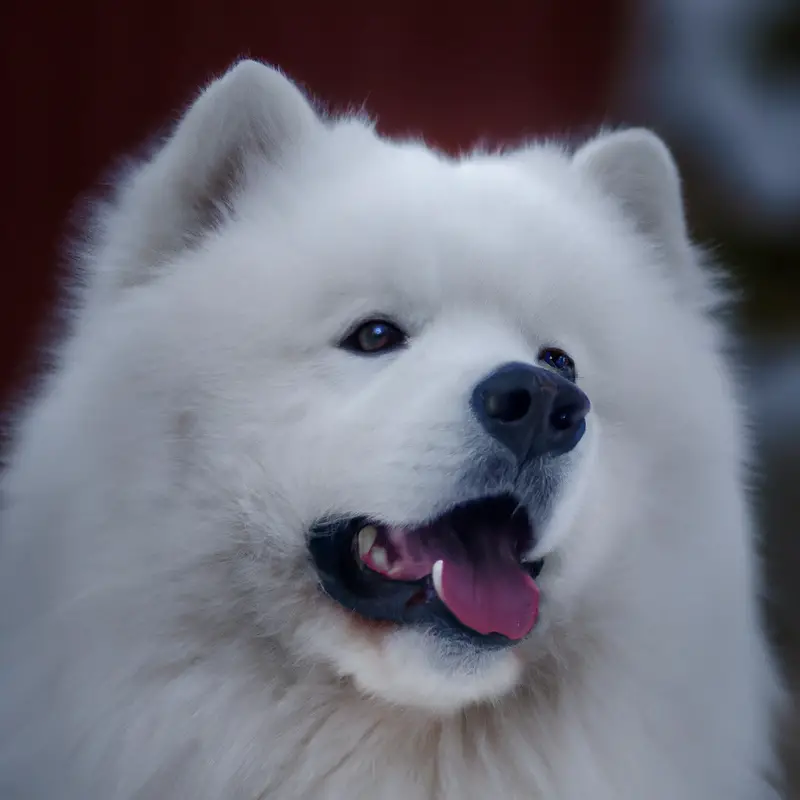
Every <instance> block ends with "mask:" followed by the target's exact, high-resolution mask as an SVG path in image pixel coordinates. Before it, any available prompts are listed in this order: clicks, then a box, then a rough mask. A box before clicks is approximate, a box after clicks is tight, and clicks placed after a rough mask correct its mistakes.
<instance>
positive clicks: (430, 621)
mask: <svg viewBox="0 0 800 800" xmlns="http://www.w3.org/2000/svg"><path fill="white" fill-rule="evenodd" d="M491 500H497V498H491ZM508 501H509V502H511V503H516V501H514V500H513V499H512V498H508ZM369 524H373V525H375V524H377V525H379V524H380V523H379V522H376V521H375V520H371V519H369V518H368V517H363V516H362V517H351V518H346V519H336V520H328V521H325V522H321V523H319V524H317V525H315V526H314V527H313V528H312V529H311V534H310V537H309V543H308V547H309V551H310V554H311V558H312V560H313V562H314V565H315V567H316V570H317V574H318V575H319V578H320V583H321V588H322V590H323V591H324V592H325V593H326V594H327V595H328V596H329V597H330V598H331V599H332V600H334V601H336V602H337V603H339V605H341V606H342V607H343V608H345V609H347V610H348V611H352V612H354V613H356V614H359V615H360V616H362V617H364V618H365V619H370V620H375V621H381V622H393V623H396V624H398V625H414V626H418V627H426V628H429V629H431V630H433V631H434V632H436V633H437V634H440V635H443V636H446V637H447V638H448V639H450V640H453V639H455V640H462V641H463V642H464V643H465V644H466V643H471V644H472V645H474V646H478V647H480V648H481V649H501V648H506V647H510V646H513V645H516V644H519V641H517V640H512V639H509V638H508V637H506V636H504V635H502V634H499V633H491V634H481V633H478V632H476V631H474V630H472V629H471V628H468V627H466V626H465V625H464V624H462V623H461V622H460V621H459V620H458V619H457V618H456V617H455V616H454V615H453V614H452V613H451V612H450V610H449V609H448V608H447V606H445V605H444V603H443V602H442V601H441V600H440V599H439V598H438V597H437V595H436V592H435V591H434V589H433V584H432V580H431V577H430V575H428V576H426V577H424V578H422V579H420V580H416V581H398V580H389V579H386V578H384V577H382V576H381V575H379V574H378V573H376V572H372V571H371V570H369V569H364V568H363V567H362V566H360V564H359V562H358V559H357V556H356V555H355V554H354V551H353V542H354V538H355V535H356V534H357V533H358V531H360V530H361V528H363V527H364V526H365V525H369ZM526 544H528V543H526ZM542 565H543V562H542V561H537V562H534V563H531V564H525V565H523V566H525V567H527V568H528V570H529V572H530V574H531V575H532V577H534V578H535V577H536V576H537V575H538V574H539V572H540V571H541V568H542Z"/></svg>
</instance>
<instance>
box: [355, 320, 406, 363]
mask: <svg viewBox="0 0 800 800" xmlns="http://www.w3.org/2000/svg"><path fill="white" fill-rule="evenodd" d="M407 342H408V337H407V336H406V334H405V333H404V332H403V331H401V330H400V328H398V327H397V325H395V324H393V323H391V322H388V321H387V320H384V319H371V320H369V321H367V322H362V323H361V324H360V325H359V326H358V327H357V328H356V329H355V330H354V331H353V332H352V333H350V334H348V335H347V336H346V337H345V338H344V339H343V340H342V341H341V343H340V345H339V346H340V347H341V348H342V349H343V350H349V351H350V352H351V353H358V354H359V355H381V354H383V353H388V352H389V351H391V350H396V349H397V348H399V347H403V346H404V345H405V344H406V343H407Z"/></svg>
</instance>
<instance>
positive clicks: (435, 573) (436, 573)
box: [431, 560, 444, 600]
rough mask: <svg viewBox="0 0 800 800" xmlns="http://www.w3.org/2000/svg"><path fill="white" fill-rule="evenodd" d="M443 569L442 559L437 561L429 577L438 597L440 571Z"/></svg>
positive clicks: (439, 592) (439, 593)
mask: <svg viewBox="0 0 800 800" xmlns="http://www.w3.org/2000/svg"><path fill="white" fill-rule="evenodd" d="M443 571H444V561H441V560H439V561H437V562H436V563H435V564H434V565H433V569H432V570H431V579H432V580H433V588H434V589H435V590H436V594H437V595H439V599H440V600H441V599H442V572H443Z"/></svg>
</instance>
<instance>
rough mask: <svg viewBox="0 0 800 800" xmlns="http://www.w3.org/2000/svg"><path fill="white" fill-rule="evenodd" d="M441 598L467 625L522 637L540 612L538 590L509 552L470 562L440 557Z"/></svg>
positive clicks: (482, 631)
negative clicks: (441, 561) (504, 556)
mask: <svg viewBox="0 0 800 800" xmlns="http://www.w3.org/2000/svg"><path fill="white" fill-rule="evenodd" d="M440 599H441V601H442V602H443V603H444V604H445V605H446V606H447V607H448V608H449V609H450V611H451V612H452V613H453V614H454V615H455V617H456V618H457V619H458V620H459V621H460V622H461V623H463V624H464V625H466V626H467V627H468V628H471V629H472V630H474V631H477V632H478V633H482V634H489V633H501V634H503V635H504V636H507V637H508V638H509V639H522V638H524V637H525V636H527V635H528V633H530V631H531V629H532V628H533V626H534V625H535V624H536V618H537V616H538V614H539V589H538V588H537V586H536V584H535V583H534V582H533V578H531V576H530V575H528V573H527V572H525V571H524V570H523V569H522V568H521V567H520V565H519V564H518V563H517V562H516V560H514V558H513V556H511V554H510V553H509V554H508V557H507V558H503V557H502V555H501V554H496V555H495V557H494V558H492V559H491V560H490V559H488V558H485V557H484V560H483V562H482V563H481V564H480V565H479V569H476V568H475V565H474V564H473V563H471V562H470V561H461V560H460V559H459V560H458V561H449V560H447V559H443V563H442V581H441V594H440Z"/></svg>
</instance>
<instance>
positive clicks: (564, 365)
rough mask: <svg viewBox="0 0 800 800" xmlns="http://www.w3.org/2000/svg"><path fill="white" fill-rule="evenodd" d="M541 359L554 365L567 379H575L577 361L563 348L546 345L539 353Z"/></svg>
mask: <svg viewBox="0 0 800 800" xmlns="http://www.w3.org/2000/svg"><path fill="white" fill-rule="evenodd" d="M539 360H540V361H543V362H544V363H545V364H547V366H549V367H552V368H553V369H554V370H555V371H556V372H558V373H560V374H561V375H563V376H564V377H565V378H566V379H567V380H570V381H573V382H574V381H575V362H574V361H573V360H572V359H571V358H570V357H569V356H568V355H567V354H566V353H565V352H564V351H563V350H559V349H558V348H557V347H545V348H544V350H542V351H541V352H540V353H539Z"/></svg>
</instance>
